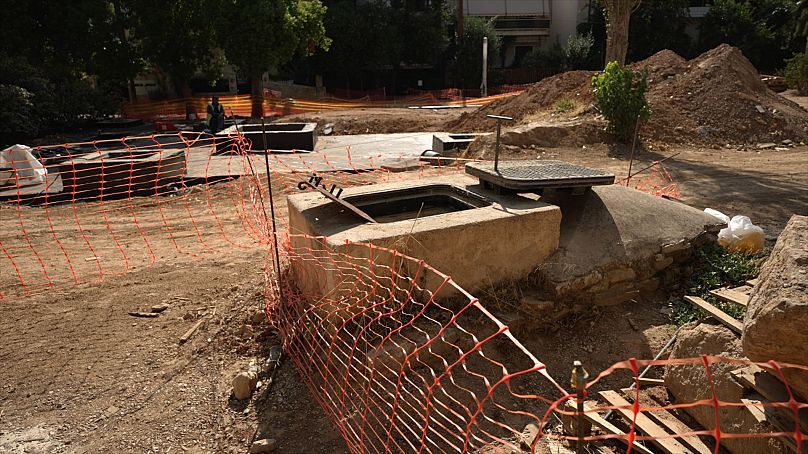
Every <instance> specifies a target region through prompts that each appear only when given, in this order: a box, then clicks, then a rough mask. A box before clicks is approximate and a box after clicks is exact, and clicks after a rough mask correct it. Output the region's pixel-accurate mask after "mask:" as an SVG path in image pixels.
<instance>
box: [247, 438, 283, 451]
mask: <svg viewBox="0 0 808 454" xmlns="http://www.w3.org/2000/svg"><path fill="white" fill-rule="evenodd" d="M277 447H278V443H277V442H276V441H275V439H274V438H264V439H262V440H255V442H254V443H253V444H252V446H250V454H260V453H263V452H273V451H275V448H277Z"/></svg>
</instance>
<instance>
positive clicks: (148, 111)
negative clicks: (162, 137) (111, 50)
mask: <svg viewBox="0 0 808 454" xmlns="http://www.w3.org/2000/svg"><path fill="white" fill-rule="evenodd" d="M520 92H521V90H514V91H509V92H506V93H503V94H498V95H493V96H488V97H484V98H466V99H464V100H462V101H461V100H460V99H461V98H460V97H456V98H452V97H449V98H446V99H453V101H451V102H448V103H447V102H443V103H441V102H440V101H439V100H438V98H436V97H435V96H434V95H433V94H431V93H421V94H417V95H413V96H406V97H402V98H390V99H386V100H373V99H370V98H368V99H359V100H357V99H340V98H335V97H325V98H323V99H320V100H306V99H291V98H284V99H281V98H277V97H273V96H264V98H263V101H262V106H263V115H264V116H266V117H270V116H283V115H294V114H301V113H306V112H317V111H321V110H330V109H363V108H375V107H408V106H423V105H435V104H446V105H461V104H463V103H465V104H474V105H479V104H488V103H490V102H493V101H496V100H497V99H501V98H503V97H508V96H514V95H516V94H518V93H520ZM219 98H220V99H219V100H220V102H221V104H222V105H223V106H224V108H225V112H226V113H227V114H228V115H231V114H232V115H238V116H242V117H249V116H250V114H251V112H252V95H231V96H220V97H219ZM209 102H210V98H209V97H198V98H182V99H172V100H165V101H138V102H134V103H125V104H124V105H123V107H122V108H121V111H122V115H123V117H125V118H138V119H141V120H145V121H151V120H155V119H161V118H166V119H184V118H185V117H186V115H187V114H188V113H191V112H192V113H195V114H196V116H197V118H205V115H206V112H207V110H206V109H207V105H208V103H209Z"/></svg>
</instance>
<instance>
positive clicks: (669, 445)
mask: <svg viewBox="0 0 808 454" xmlns="http://www.w3.org/2000/svg"><path fill="white" fill-rule="evenodd" d="M599 394H600V396H601V397H602V398H603V399H605V400H606V402H608V403H609V405H612V406H614V407H618V408H615V411H616V412H618V413H620V415H622V416H623V419H625V420H626V421H628V422H631V421H632V420H635V419H634V412H632V411H631V410H629V408H631V405H632V404H630V403H629V402H628V401H627V400H626V399H624V398H623V396H621V395H620V394H618V393H617V391H611V390H610V391H601V392H600V393H599ZM619 407H626V408H619ZM635 427H636V428H637V429H639V430H640V431H641V432H643V433H644V434H645V435H647V436H649V437H655V438H654V439H653V440H651V441H652V442H653V443H654V444H655V445H657V446H658V447H659V448H660V449H662V450H663V451H664V452H666V453H667V454H679V453H684V452H690V450H689V449H687V448H686V447H685V446H684V445H683V444H681V443H679V441H677V440H676V439H675V438H656V437H668V436H669V435H670V434H668V433H667V432H665V430H663V429H662V428H661V427H659V426H658V425H657V424H656V423H655V422H654V421H652V420H651V418H649V417H648V416H646V415H645V414H644V413H638V414H637V418H636V420H635Z"/></svg>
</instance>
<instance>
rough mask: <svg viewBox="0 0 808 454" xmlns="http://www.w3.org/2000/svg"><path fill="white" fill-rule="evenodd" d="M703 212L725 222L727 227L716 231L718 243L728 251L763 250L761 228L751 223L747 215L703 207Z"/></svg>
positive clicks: (749, 252)
mask: <svg viewBox="0 0 808 454" xmlns="http://www.w3.org/2000/svg"><path fill="white" fill-rule="evenodd" d="M704 212H705V213H707V214H710V215H712V216H714V217H716V218H718V219H721V220H722V221H724V222H726V223H727V227H726V228H724V229H721V231H720V232H718V244H720V245H721V246H723V247H725V248H726V249H728V250H730V251H737V252H746V253H748V254H752V253H755V252H760V251H762V250H763V240H764V239H765V238H764V235H763V229H761V228H760V227H758V226H756V225H755V224H752V220H751V219H749V217H748V216H733V217H732V219H730V218H729V216H727V215H726V214H724V213H722V212H720V211H716V210H713V209H712V208H705V209H704Z"/></svg>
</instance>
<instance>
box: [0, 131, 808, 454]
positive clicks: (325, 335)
mask: <svg viewBox="0 0 808 454" xmlns="http://www.w3.org/2000/svg"><path fill="white" fill-rule="evenodd" d="M219 140H220V139H214V138H212V137H211V136H209V135H203V134H173V135H172V134H165V135H154V136H148V137H138V138H127V139H124V140H116V141H98V142H90V143H80V144H68V145H61V146H51V147H40V148H35V149H33V150H30V151H28V150H4V151H2V152H0V153H2V155H0V156H2V159H0V164H2V165H0V172H2V173H0V176H1V177H2V178H0V229H2V235H1V236H0V267H2V270H3V273H2V274H0V298H3V299H8V298H22V297H24V296H25V295H26V294H31V293H37V292H44V291H49V290H51V289H57V290H58V289H63V288H67V287H69V286H71V285H76V284H82V283H92V282H95V281H99V280H102V279H108V278H110V277H111V276H116V275H120V274H122V273H126V272H128V271H131V270H134V269H139V268H142V267H145V266H151V265H154V264H156V263H164V262H169V263H187V264H192V263H193V261H195V260H199V259H201V258H204V257H206V256H217V255H226V254H244V253H256V254H259V256H262V257H263V258H264V259H265V260H266V266H265V276H264V278H265V284H266V309H267V313H268V315H269V318H270V320H271V321H272V323H273V324H274V325H275V326H276V327H277V329H278V330H279V332H280V333H281V335H282V337H283V339H284V344H285V345H284V347H285V351H286V352H287V355H288V357H289V358H290V360H291V361H292V362H293V363H294V364H295V366H296V368H297V370H298V371H299V375H300V377H301V379H302V381H304V382H305V383H306V385H307V386H308V388H309V390H310V392H311V394H312V396H314V398H315V399H316V401H317V402H318V403H319V404H320V406H322V408H323V410H324V411H325V412H326V414H328V416H329V417H330V418H331V420H332V421H333V423H334V426H335V427H336V428H337V429H338V430H339V431H340V433H341V434H342V436H343V438H344V439H345V442H346V445H347V447H348V449H349V450H350V451H351V452H484V453H488V452H520V451H532V452H547V451H548V450H550V451H551V452H555V451H554V450H553V449H552V447H553V446H557V444H559V443H567V442H571V443H573V444H574V443H575V441H576V437H575V436H574V435H572V434H569V433H565V432H564V431H562V430H560V427H561V423H560V421H564V420H569V419H570V418H572V419H574V420H576V421H579V423H580V421H583V419H592V420H598V421H600V420H603V419H604V418H606V414H605V412H606V411H608V410H614V416H613V417H612V418H610V419H609V421H608V423H607V424H606V425H604V424H602V423H598V424H594V426H595V427H596V428H595V429H594V430H593V431H592V432H587V433H586V434H585V435H584V438H583V440H584V441H585V442H586V443H587V446H588V448H592V449H593V450H594V449H597V448H598V447H601V446H603V447H604V448H605V449H608V450H611V451H614V452H618V451H631V452H637V451H640V452H656V451H658V450H661V452H671V451H672V452H678V451H677V449H678V448H677V447H679V446H682V447H684V448H683V449H682V450H681V452H688V451H692V452H705V451H704V449H703V448H702V447H701V445H705V446H706V449H707V451H711V452H719V450H720V449H721V448H722V447H724V446H726V445H727V444H728V443H732V442H733V440H738V439H741V440H745V442H748V443H753V442H759V441H761V440H762V441H763V442H766V441H767V440H771V441H773V442H779V443H784V444H786V445H787V446H793V447H795V448H796V449H795V450H796V451H798V452H799V450H800V449H801V446H802V443H803V438H804V437H805V434H804V429H803V428H802V427H801V426H800V422H801V418H802V417H804V415H802V414H801V412H802V411H804V410H805V409H806V407H808V405H806V403H804V402H802V401H801V400H799V398H797V397H796V396H795V395H794V394H793V393H792V391H791V388H790V386H789V380H793V379H794V372H795V371H797V372H801V373H804V372H808V368H806V367H804V366H796V365H789V364H778V363H774V362H771V363H763V364H756V366H758V367H760V368H762V369H765V370H768V371H769V372H768V373H769V374H770V375H771V376H773V377H775V378H777V379H779V381H780V382H782V383H783V385H782V386H783V391H782V392H781V393H780V394H779V396H775V398H773V397H772V396H767V398H766V399H761V398H759V397H758V398H752V397H750V398H738V396H737V395H731V394H727V393H725V392H724V391H722V389H721V387H720V386H719V385H720V383H721V380H726V378H721V379H720V380H719V379H717V378H715V376H714V375H715V374H716V373H718V371H719V369H722V370H723V369H726V368H727V367H732V368H742V367H748V366H752V365H753V363H750V362H748V361H740V360H733V359H726V358H717V357H710V356H704V357H699V358H692V359H672V360H658V361H641V360H634V359H631V360H627V361H622V362H619V363H617V364H615V365H613V366H612V367H610V368H608V369H606V370H605V371H603V372H601V373H600V374H598V375H597V376H596V377H594V378H593V379H592V380H590V381H588V382H585V387H584V392H583V393H582V394H581V395H580V396H579V395H578V394H577V391H576V390H575V389H572V388H571V387H570V386H569V382H568V380H569V369H567V370H548V368H547V366H546V364H547V362H546V361H544V360H543V357H545V358H546V357H547V356H548V355H551V354H553V353H555V352H549V351H532V350H530V349H529V348H527V347H526V346H525V344H523V343H522V342H520V340H519V339H517V337H516V336H515V335H514V333H513V332H512V331H511V329H510V328H509V327H508V326H507V324H506V323H503V322H502V321H501V320H500V319H498V318H497V317H496V316H494V315H493V314H492V313H491V312H490V311H489V310H488V309H487V308H486V305H485V300H483V301H481V300H479V299H478V298H476V297H474V296H473V295H471V294H469V293H468V292H467V291H465V290H464V289H463V288H461V287H460V286H458V285H457V284H456V283H455V282H454V281H453V280H452V279H451V277H449V276H447V275H445V274H443V273H442V272H441V271H439V270H436V269H434V268H433V267H431V266H430V265H429V264H428V263H426V262H424V261H423V260H419V259H415V258H412V257H409V256H407V255H406V254H404V253H402V252H400V251H397V250H394V249H388V248H382V247H378V246H374V245H371V244H364V243H351V242H345V243H344V244H338V245H334V244H331V243H328V241H327V239H325V238H321V237H313V236H308V235H304V234H301V233H299V232H290V231H289V220H288V215H287V214H286V213H287V210H286V207H285V200H284V197H283V195H285V194H290V193H292V192H298V191H299V190H300V189H298V186H297V185H298V182H300V181H301V180H306V179H307V178H308V177H309V175H310V174H311V173H313V172H317V173H318V174H323V173H327V175H328V178H327V179H328V182H329V183H336V184H338V185H340V186H342V187H350V186H357V185H365V184H371V183H378V182H385V181H395V180H397V179H404V178H408V179H411V178H418V177H421V176H424V177H426V176H435V175H447V174H454V173H458V172H462V167H461V166H460V165H453V166H448V167H447V166H444V167H436V166H431V165H426V164H423V165H419V166H417V167H416V168H415V169H413V170H412V171H410V172H406V173H395V172H391V171H389V170H386V164H385V162H387V163H389V162H390V157H389V156H385V154H384V153H383V152H379V153H377V154H368V153H364V154H358V153H354V152H352V150H351V149H350V148H348V149H345V150H331V152H328V151H321V152H315V153H274V154H272V155H270V156H265V155H263V154H251V153H247V151H248V150H249V148H250V145H251V144H250V143H249V142H248V141H246V140H244V139H243V138H242V137H239V136H234V137H229V138H227V139H226V141H224V142H221V141H219ZM26 153H30V156H33V157H34V159H33V160H31V159H28V158H26V156H29V155H28V154H26ZM265 158H266V159H267V160H268V162H267V161H265ZM267 164H268V167H269V168H270V175H269V176H271V184H272V189H273V191H274V194H276V195H277V196H278V197H275V201H276V206H275V212H276V214H277V219H276V220H277V225H278V230H277V232H275V235H273V232H272V227H271V224H270V223H269V222H267V221H268V217H267V216H266V214H265V213H266V212H267V210H268V207H267V204H268V200H267V198H266V195H267V192H268V187H267V181H268V178H267V175H266V174H265V172H266V170H265V169H266V166H267ZM4 166H10V167H4ZM8 169H11V170H8ZM42 170H44V171H45V172H42ZM665 174H667V173H665ZM668 178H669V176H668ZM276 238H277V241H276ZM276 243H277V245H278V249H277V250H275V249H273V248H274V247H275V245H276ZM276 251H277V252H278V253H279V255H280V262H281V263H280V267H276V266H275V265H274V260H273V258H272V257H273V255H274V252H276ZM557 348H558V349H559V350H562V349H564V348H565V346H563V345H559V346H558V347H557ZM646 366H651V367H652V371H654V372H653V373H654V374H656V376H660V374H661V373H662V371H663V369H664V368H666V367H667V368H671V370H674V369H673V368H680V369H679V370H681V368H687V370H688V371H689V372H687V376H688V377H689V383H688V384H689V386H690V387H691V388H692V389H694V390H696V393H695V394H694V396H695V397H693V398H689V399H686V400H682V401H675V400H669V399H666V400H663V401H657V400H654V395H653V394H647V393H646V392H645V387H646V385H645V384H643V381H642V380H640V375H641V371H642V370H644V368H645V367H646ZM615 382H619V383H624V384H625V386H626V387H629V386H630V385H632V384H634V385H635V386H634V390H631V391H630V392H626V393H622V394H621V393H620V392H619V390H618V391H612V390H610V388H609V386H607V383H609V384H611V385H610V386H614V385H613V383H615ZM609 391H612V392H611V394H609V393H608V392H609ZM615 396H617V397H615ZM578 397H583V398H584V399H585V400H586V404H585V405H584V415H586V416H584V415H581V414H579V413H578V412H577V411H576V410H575V402H576V400H577V398H578ZM694 409H700V410H702V411H703V412H706V414H707V415H708V416H709V418H707V419H706V420H703V421H701V422H702V424H705V425H706V426H708V427H709V428H708V429H702V428H698V427H697V426H694V425H691V426H690V427H694V428H692V429H691V428H688V426H684V425H677V424H675V423H674V422H672V421H671V420H670V419H667V418H669V416H667V415H669V414H673V413H678V414H681V413H682V412H685V411H691V412H692V411H693V410H694ZM738 409H747V410H748V411H750V412H753V413H754V415H757V416H756V417H759V416H760V415H767V417H768V415H769V414H770V413H772V412H774V413H775V414H776V416H777V417H778V418H779V420H780V421H781V423H779V424H777V425H775V426H774V427H768V426H765V425H757V426H755V430H740V429H739V426H738V424H736V422H737V421H736V420H735V419H733V418H736V417H737V416H736V413H737V412H736V410H738ZM598 418H600V419H598ZM663 419H665V420H667V421H668V423H670V424H668V425H666V424H664V423H663V422H662V420H663ZM764 419H765V417H764ZM775 419H776V418H774V417H772V420H773V421H774V420H775ZM649 421H651V422H653V421H657V422H656V423H655V425H654V426H650V425H649ZM711 421H712V423H710V422H711ZM691 424H692V422H691ZM527 426H533V427H535V428H536V430H534V431H526V430H525V428H526V427H527ZM598 427H599V428H598ZM604 427H605V428H604ZM653 427H657V429H653ZM635 443H636V444H635ZM694 446H698V447H694ZM671 447H673V448H671ZM666 449H667V451H666Z"/></svg>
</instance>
